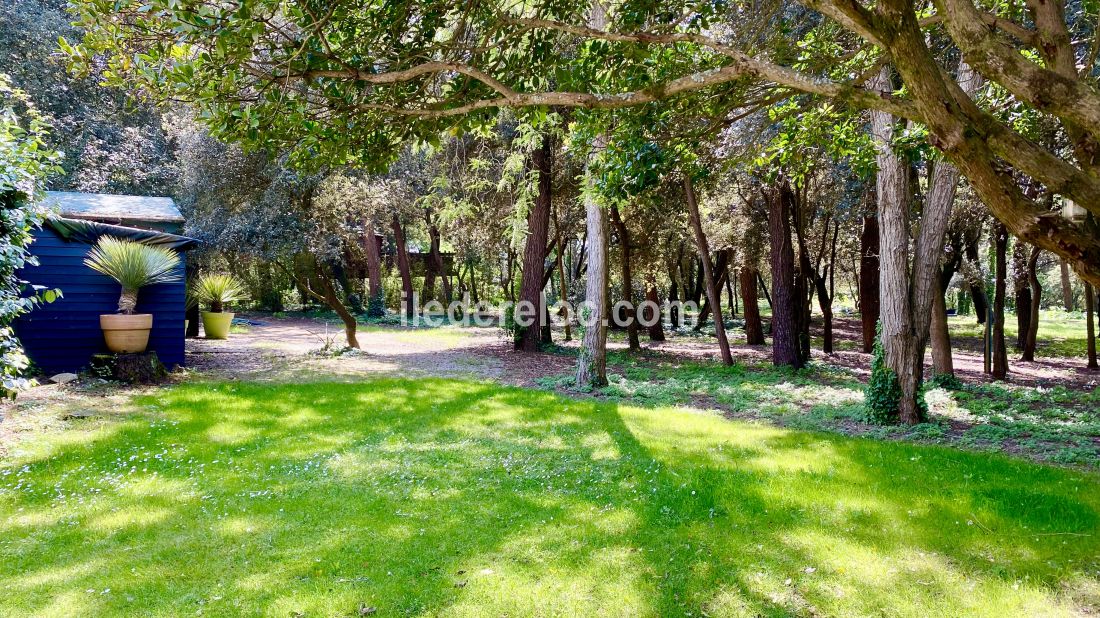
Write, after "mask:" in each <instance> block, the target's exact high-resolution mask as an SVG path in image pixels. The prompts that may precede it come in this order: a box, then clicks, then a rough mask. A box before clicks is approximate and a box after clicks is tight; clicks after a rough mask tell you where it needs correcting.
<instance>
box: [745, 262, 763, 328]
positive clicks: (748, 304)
mask: <svg viewBox="0 0 1100 618" xmlns="http://www.w3.org/2000/svg"><path fill="white" fill-rule="evenodd" d="M758 276H759V274H758V273H757V271H756V265H755V264H751V265H750V264H742V265H741V275H740V277H741V300H742V304H743V305H744V306H745V309H744V312H745V338H746V339H747V342H748V344H749V345H764V325H763V324H761V323H760V305H759V301H758V300H757V297H756V278H757V277H758Z"/></svg>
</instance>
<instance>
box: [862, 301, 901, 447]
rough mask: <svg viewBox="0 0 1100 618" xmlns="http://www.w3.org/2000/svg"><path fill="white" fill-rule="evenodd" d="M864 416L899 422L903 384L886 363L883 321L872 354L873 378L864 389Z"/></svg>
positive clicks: (881, 421) (881, 422)
mask: <svg viewBox="0 0 1100 618" xmlns="http://www.w3.org/2000/svg"><path fill="white" fill-rule="evenodd" d="M864 393H865V395H866V397H865V403H864V408H863V410H864V416H865V417H866V419H867V421H868V422H871V423H876V424H879V425H892V424H894V423H896V422H898V403H899V402H900V401H901V385H900V384H899V383H898V376H897V374H896V373H894V370H893V369H890V367H888V366H887V365H886V350H884V349H883V347H882V322H879V324H878V327H877V328H876V332H875V348H874V352H873V353H872V356H871V379H870V380H869V381H868V382H867V390H866V391H864Z"/></svg>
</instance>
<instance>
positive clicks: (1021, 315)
mask: <svg viewBox="0 0 1100 618" xmlns="http://www.w3.org/2000/svg"><path fill="white" fill-rule="evenodd" d="M1027 255H1028V249H1027V245H1026V244H1024V243H1023V242H1021V241H1016V242H1015V243H1013V245H1012V289H1013V290H1014V291H1015V293H1016V349H1017V350H1020V351H1021V352H1022V351H1023V349H1024V348H1025V347H1027V331H1028V330H1030V329H1031V284H1029V283H1028V280H1027Z"/></svg>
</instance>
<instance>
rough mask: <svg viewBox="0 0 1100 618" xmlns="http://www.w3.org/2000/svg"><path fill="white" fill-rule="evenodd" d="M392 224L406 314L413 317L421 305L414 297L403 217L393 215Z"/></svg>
mask: <svg viewBox="0 0 1100 618" xmlns="http://www.w3.org/2000/svg"><path fill="white" fill-rule="evenodd" d="M392 226H393V241H394V249H395V251H396V252H397V271H398V272H399V273H400V274H401V293H402V295H403V296H404V299H403V301H402V304H403V306H404V308H405V316H406V317H409V318H411V317H413V316H414V315H416V311H417V309H419V307H417V306H416V303H415V302H414V299H413V281H412V268H411V267H410V266H409V249H408V245H407V244H406V242H405V228H404V227H402V225H401V219H399V218H398V217H397V215H394V216H393V221H392Z"/></svg>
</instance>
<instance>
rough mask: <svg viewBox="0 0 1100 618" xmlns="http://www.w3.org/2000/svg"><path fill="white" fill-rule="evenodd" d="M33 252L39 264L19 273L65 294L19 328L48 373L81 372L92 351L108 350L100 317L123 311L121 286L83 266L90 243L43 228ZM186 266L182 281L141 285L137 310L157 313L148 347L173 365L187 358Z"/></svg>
mask: <svg viewBox="0 0 1100 618" xmlns="http://www.w3.org/2000/svg"><path fill="white" fill-rule="evenodd" d="M34 237H35V240H34V243H33V244H32V245H31V253H32V254H33V255H35V256H37V258H38V261H39V265H38V266H28V267H26V268H24V269H23V270H21V271H20V273H19V275H18V276H19V277H20V278H21V279H24V280H26V281H29V282H30V283H32V284H34V285H42V286H46V287H49V288H60V289H61V292H62V293H63V294H64V298H60V299H58V300H56V301H54V302H52V303H50V304H44V305H40V306H38V307H36V308H35V309H33V310H32V311H31V312H30V313H28V314H25V315H23V316H20V318H19V319H18V320H16V322H15V325H14V326H15V332H16V335H17V336H18V337H19V339H20V340H21V341H22V342H23V349H24V350H26V352H27V356H28V357H29V358H30V359H31V360H32V361H33V362H34V363H35V365H37V366H38V368H40V369H41V370H42V371H43V372H45V373H46V374H47V375H51V374H54V373H58V372H63V371H78V370H80V369H81V368H83V367H85V366H86V365H87V364H88V360H89V359H91V357H92V355H93V354H97V353H100V352H106V351H107V348H106V346H105V345H104V343H103V331H101V330H100V329H99V316H100V314H103V313H116V312H117V311H118V295H119V292H120V289H121V288H120V286H119V285H118V283H115V281H114V280H113V279H111V278H110V277H108V276H106V275H102V274H100V273H97V272H96V271H94V270H92V269H91V268H88V267H87V266H85V265H84V257H85V256H86V255H87V253H88V250H89V249H91V245H89V244H87V243H84V242H78V241H66V240H65V239H63V238H62V237H61V236H59V235H58V234H57V232H55V231H53V230H52V229H49V228H48V227H43V228H42V229H40V230H36V231H35V232H34ZM183 272H184V267H183V264H182V261H181V264H180V266H179V275H180V280H179V281H176V282H173V283H163V284H159V285H153V286H148V287H145V288H142V289H141V291H140V292H139V293H138V305H137V312H138V313H151V314H153V330H152V332H151V333H149V350H155V351H156V352H157V356H158V357H160V361H161V362H162V363H164V364H165V365H166V366H167V367H168V368H172V366H173V365H183V363H184V351H183V348H184V332H183V325H184V306H185V289H184V285H185V284H184V281H183Z"/></svg>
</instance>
